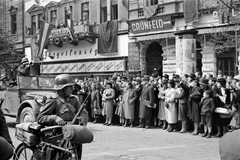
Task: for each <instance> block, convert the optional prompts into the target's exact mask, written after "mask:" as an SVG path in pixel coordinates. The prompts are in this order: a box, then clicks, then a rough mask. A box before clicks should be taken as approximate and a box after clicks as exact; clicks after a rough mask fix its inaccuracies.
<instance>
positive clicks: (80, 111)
mask: <svg viewBox="0 0 240 160" xmlns="http://www.w3.org/2000/svg"><path fill="white" fill-rule="evenodd" d="M90 95H91V93H88V95H87V97H86V98H85V100H84V101H83V103H82V104H81V106H80V108H79V110H78V112H77V114H76V115H75V117H74V118H73V120H72V122H71V124H75V122H76V120H77V117H78V116H80V115H81V113H82V111H83V109H84V107H85V106H86V104H85V103H87V102H88V97H89V96H90Z"/></svg>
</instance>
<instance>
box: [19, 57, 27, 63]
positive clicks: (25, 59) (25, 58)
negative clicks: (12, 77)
mask: <svg viewBox="0 0 240 160" xmlns="http://www.w3.org/2000/svg"><path fill="white" fill-rule="evenodd" d="M24 62H29V61H28V58H27V57H24V58H22V62H21V63H24Z"/></svg>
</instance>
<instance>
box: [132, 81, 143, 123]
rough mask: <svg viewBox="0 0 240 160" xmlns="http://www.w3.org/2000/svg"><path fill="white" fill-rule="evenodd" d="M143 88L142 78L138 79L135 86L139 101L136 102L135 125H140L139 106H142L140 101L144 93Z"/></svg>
mask: <svg viewBox="0 0 240 160" xmlns="http://www.w3.org/2000/svg"><path fill="white" fill-rule="evenodd" d="M142 89H143V86H142V84H141V78H140V77H136V85H135V91H136V93H137V100H136V101H135V102H134V103H135V111H134V112H135V114H134V124H135V125H139V106H140V101H139V98H140V96H141V93H142Z"/></svg>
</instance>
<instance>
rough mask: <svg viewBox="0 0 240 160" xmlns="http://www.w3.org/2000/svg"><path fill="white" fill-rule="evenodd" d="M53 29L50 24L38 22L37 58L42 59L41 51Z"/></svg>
mask: <svg viewBox="0 0 240 160" xmlns="http://www.w3.org/2000/svg"><path fill="white" fill-rule="evenodd" d="M52 28H53V25H52V24H49V23H46V22H44V21H41V22H40V38H39V49H38V54H37V55H38V57H40V58H42V57H43V50H44V47H45V45H46V44H47V40H48V37H49V35H50V32H51V30H52Z"/></svg>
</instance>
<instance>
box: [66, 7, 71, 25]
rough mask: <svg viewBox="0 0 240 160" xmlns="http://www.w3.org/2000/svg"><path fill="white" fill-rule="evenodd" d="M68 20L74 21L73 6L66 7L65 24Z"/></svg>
mask: <svg viewBox="0 0 240 160" xmlns="http://www.w3.org/2000/svg"><path fill="white" fill-rule="evenodd" d="M68 19H72V6H67V7H65V24H67V20H68Z"/></svg>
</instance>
